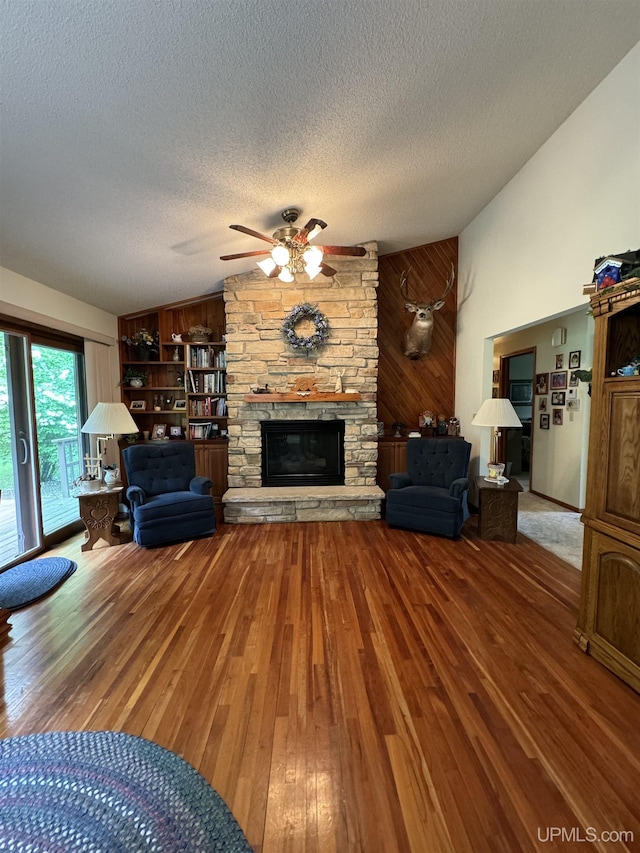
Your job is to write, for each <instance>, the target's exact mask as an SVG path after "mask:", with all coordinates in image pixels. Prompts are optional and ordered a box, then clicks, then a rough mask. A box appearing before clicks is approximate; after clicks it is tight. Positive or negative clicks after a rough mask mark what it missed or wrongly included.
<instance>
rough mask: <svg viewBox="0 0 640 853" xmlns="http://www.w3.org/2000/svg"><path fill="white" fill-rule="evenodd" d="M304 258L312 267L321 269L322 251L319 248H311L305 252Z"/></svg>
mask: <svg viewBox="0 0 640 853" xmlns="http://www.w3.org/2000/svg"><path fill="white" fill-rule="evenodd" d="M302 257H303V259H304V262H305V263H306V264H308V265H309V266H310V267H319V266H320V264H321V263H322V249H320V248H318V246H309V247H308V248H306V249H305V250H304V254H303V255H302Z"/></svg>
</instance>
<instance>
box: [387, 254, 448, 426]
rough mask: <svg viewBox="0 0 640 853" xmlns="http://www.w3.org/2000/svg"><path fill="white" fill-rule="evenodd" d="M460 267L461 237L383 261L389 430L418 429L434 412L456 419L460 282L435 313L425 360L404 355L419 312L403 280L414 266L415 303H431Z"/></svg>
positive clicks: (411, 281)
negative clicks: (395, 426) (411, 308)
mask: <svg viewBox="0 0 640 853" xmlns="http://www.w3.org/2000/svg"><path fill="white" fill-rule="evenodd" d="M451 264H453V265H454V267H455V270H456V276H457V272H458V238H457V237H451V238H450V239H449V240H440V241H439V242H437V243H429V244H428V245H426V246H418V247H416V248H414V249H407V250H406V251H403V252H396V253H394V254H391V255H381V256H380V258H379V273H380V285H379V288H378V344H379V346H380V359H379V362H378V420H380V421H384V424H385V427H386V430H387V432H388V431H389V430H390V427H391V424H392V423H394V422H396V421H401V422H402V423H405V424H407V427H408V428H410V429H417V427H418V415H419V414H420V412H422V411H424V410H425V409H430V410H431V411H432V412H433V413H434V415H439V414H442V415H446V416H447V417H448V418H449V417H452V416H453V415H455V412H454V408H453V407H454V400H455V341H456V316H457V279H456V285H455V286H454V288H453V290H452V291H451V293H450V294H449V295H448V297H447V300H446V303H445V304H444V305H443V307H442V308H441V309H440V310H439V311H437V312H436V314H435V323H434V329H433V339H432V344H431V351H430V352H429V354H428V355H427V356H425V357H424V358H422V359H420V360H419V361H411V360H410V359H408V358H406V357H405V356H404V355H403V353H402V341H403V338H404V333H405V330H406V329H407V328H408V327H409V326H410V325H411V323H412V322H413V317H414V315H413V314H409V312H408V311H406V310H405V307H404V303H405V301H404V299H403V297H402V295H401V294H400V276H401V273H402V271H403V270H406V269H408V268H409V267H411V274H410V276H409V297H410V300H411V301H416V302H429V301H431V300H432V299H437V298H438V297H439V296H440V295H441V294H442V293H443V292H444V288H445V284H446V280H447V277H448V276H449V273H450V271H451Z"/></svg>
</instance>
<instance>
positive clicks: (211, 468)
mask: <svg viewBox="0 0 640 853" xmlns="http://www.w3.org/2000/svg"><path fill="white" fill-rule="evenodd" d="M194 447H195V451H196V474H198V476H200V477H211V479H212V480H213V491H212V495H213V499H214V501H215V503H216V509H220V511H222V496H223V495H224V493H225V492H226V491H227V442H226V441H225V440H219V441H201V442H194Z"/></svg>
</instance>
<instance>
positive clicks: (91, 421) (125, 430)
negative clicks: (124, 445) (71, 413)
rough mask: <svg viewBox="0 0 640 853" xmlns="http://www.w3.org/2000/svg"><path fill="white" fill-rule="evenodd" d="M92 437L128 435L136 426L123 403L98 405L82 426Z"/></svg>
mask: <svg viewBox="0 0 640 853" xmlns="http://www.w3.org/2000/svg"><path fill="white" fill-rule="evenodd" d="M81 432H87V433H91V434H92V435H129V434H131V433H133V432H138V426H137V424H136V422H135V421H134V419H133V418H132V417H131V415H130V414H129V411H128V409H127V407H126V406H125V404H124V403H98V404H97V405H96V407H95V409H94V410H93V411H92V412H91V414H90V415H89V417H88V418H87V420H86V422H85V423H84V424H83V426H82V430H81Z"/></svg>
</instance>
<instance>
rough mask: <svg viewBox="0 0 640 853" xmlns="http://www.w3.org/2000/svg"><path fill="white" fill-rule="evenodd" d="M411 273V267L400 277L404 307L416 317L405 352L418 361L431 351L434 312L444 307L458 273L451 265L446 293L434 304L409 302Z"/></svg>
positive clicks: (406, 334)
mask: <svg viewBox="0 0 640 853" xmlns="http://www.w3.org/2000/svg"><path fill="white" fill-rule="evenodd" d="M410 272H411V267H409V269H408V270H403V271H402V274H401V276H400V293H401V294H402V296H403V298H404V300H405V305H404V307H405V308H406V310H407V311H409V312H411V313H412V314H415V315H416V316H415V317H414V318H413V323H412V324H411V325H410V326H409V328H408V329H407V331H406V332H405V335H404V346H403V351H404V354H405V355H406V357H407V358H411V359H413V360H414V361H417V360H418V359H419V358H424V357H425V355H427V354H428V352H429V350H430V349H431V336H432V334H433V312H434V311H439V310H440V308H442V306H443V305H444V302H445V299H446V298H447V296H448V295H449V292H450V291H451V288H452V287H453V282H454V281H455V277H456V273H455V270H454V268H453V264H451V275H450V276H449V278H448V279H447V284H446V287H445V289H444V293H443V294H442V296H440V297H438V299H434V300H433V301H432V302H409V273H410Z"/></svg>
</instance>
